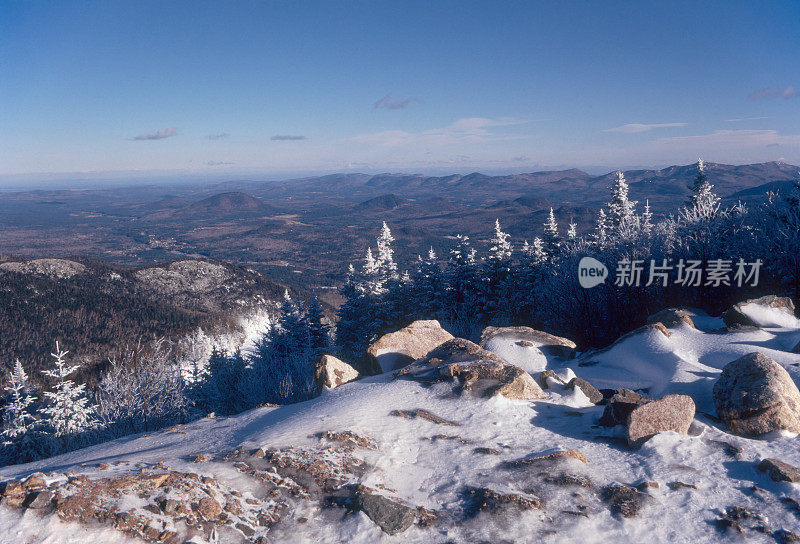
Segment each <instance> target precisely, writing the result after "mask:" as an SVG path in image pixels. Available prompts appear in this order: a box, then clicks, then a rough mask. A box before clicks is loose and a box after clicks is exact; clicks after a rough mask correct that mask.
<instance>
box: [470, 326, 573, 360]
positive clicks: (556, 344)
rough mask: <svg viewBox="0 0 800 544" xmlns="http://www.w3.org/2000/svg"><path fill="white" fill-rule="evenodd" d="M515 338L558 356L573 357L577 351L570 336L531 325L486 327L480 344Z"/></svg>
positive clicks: (484, 345)
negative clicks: (557, 334) (544, 330)
mask: <svg viewBox="0 0 800 544" xmlns="http://www.w3.org/2000/svg"><path fill="white" fill-rule="evenodd" d="M506 337H507V338H513V339H514V340H515V341H516V342H518V343H520V342H523V343H525V344H522V345H528V344H530V347H537V348H538V349H540V350H541V351H542V352H543V353H544V354H546V355H554V356H556V357H564V358H568V357H571V356H572V355H573V354H574V353H575V348H576V345H575V342H573V341H572V340H569V339H568V338H562V337H561V336H555V335H553V334H550V333H547V332H543V331H537V330H536V329H532V328H530V327H486V328H485V329H483V332H482V333H481V340H480V344H481V347H483V348H485V347H486V346H487V344H488V343H490V342H491V341H492V340H498V339H501V338H506Z"/></svg>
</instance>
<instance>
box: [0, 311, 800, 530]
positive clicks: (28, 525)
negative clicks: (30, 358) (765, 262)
mask: <svg viewBox="0 0 800 544" xmlns="http://www.w3.org/2000/svg"><path fill="white" fill-rule="evenodd" d="M758 311H759V312H762V313H765V315H766V316H767V317H769V316H770V315H772V314H771V313H770V311H769V310H766V309H763V308H760V309H758ZM771 319H777V317H776V316H772V318H771ZM696 322H697V323H698V329H694V328H692V327H691V326H689V325H686V324H680V325H677V326H674V327H672V328H671V329H669V333H670V336H669V337H667V336H666V335H664V334H663V332H661V331H660V330H658V329H656V328H650V329H647V328H645V329H642V330H640V331H638V332H635V333H633V334H631V335H629V336H626V337H623V338H622V339H620V340H619V341H618V342H617V343H615V344H614V345H612V346H611V347H609V348H607V349H605V350H601V351H595V352H589V353H584V354H582V355H580V356H579V357H577V358H574V359H570V360H564V361H560V360H559V361H558V362H557V363H553V365H556V364H557V367H554V370H556V371H557V373H558V374H559V375H560V376H561V377H564V378H570V377H571V376H572V374H571V373H572V372H574V374H575V375H577V376H578V377H581V378H584V379H587V380H589V381H590V382H591V383H593V384H594V385H595V386H596V387H598V388H611V387H620V386H621V387H629V388H634V389H646V390H647V393H648V394H649V395H652V396H661V395H663V394H665V393H685V394H689V395H691V396H692V397H693V398H694V399H695V402H696V403H697V415H696V418H695V422H694V423H693V424H692V427H691V429H690V432H689V435H688V436H683V435H678V434H676V433H674V432H665V433H660V434H658V435H656V436H655V437H654V438H652V439H650V440H649V441H648V442H646V443H645V445H644V446H643V447H641V448H640V449H638V450H636V449H630V448H628V447H627V446H626V445H624V444H623V442H621V441H620V440H619V439H618V435H619V429H618V428H612V429H608V428H604V427H598V425H597V420H598V418H599V417H600V415H601V414H602V411H603V407H602V406H594V405H592V404H590V403H589V402H588V399H587V398H586V397H585V396H584V395H583V393H581V392H580V391H579V390H577V388H576V390H575V391H571V390H567V389H565V388H563V387H562V386H560V385H559V384H558V383H557V382H555V381H553V382H551V387H550V388H549V389H546V390H545V391H546V393H547V395H548V398H547V399H545V400H542V401H535V402H525V401H511V400H507V399H504V398H502V397H493V398H478V397H475V396H472V395H471V394H470V393H469V392H468V391H467V392H463V393H461V394H460V395H459V394H456V393H455V392H454V389H453V386H452V384H450V383H438V384H434V385H424V384H422V383H419V382H416V381H411V380H405V379H395V378H393V377H392V375H391V374H383V375H380V376H375V377H371V378H366V379H362V380H359V381H357V382H353V383H349V384H346V385H343V386H340V387H338V388H336V389H333V390H326V391H324V392H323V394H322V395H321V396H320V397H318V398H315V399H313V400H310V401H307V402H304V403H300V404H295V405H289V406H283V407H270V408H260V409H255V410H251V411H249V412H246V413H243V414H241V415H238V416H235V417H230V418H219V419H204V420H201V421H197V422H194V423H191V424H187V425H184V426H182V427H181V429H180V430H181V432H174V431H164V432H159V433H155V434H153V435H150V436H136V437H131V438H125V439H120V440H116V441H113V442H109V443H106V444H102V445H98V446H94V447H91V448H87V449H84V450H80V451H76V452H73V453H69V454H66V455H61V456H58V457H54V458H51V459H47V460H44V461H39V462H36V463H31V464H28V465H21V466H11V467H6V468H3V469H0V480H5V479H9V478H16V477H21V476H23V475H26V474H30V473H31V472H33V471H42V472H47V473H49V472H53V473H59V474H63V473H66V472H70V471H75V472H78V473H82V474H87V475H89V476H90V477H100V476H107V475H108V473H107V472H101V471H100V470H99V469H98V468H97V465H98V464H99V463H113V462H119V463H121V464H119V465H117V466H116V468H115V469H114V470H116V471H119V472H125V471H126V470H127V471H135V470H136V467H137V464H148V463H157V462H158V461H164V462H165V463H168V464H169V465H170V466H171V467H172V468H173V469H174V470H181V471H190V472H199V473H200V474H201V475H205V474H207V475H213V476H214V477H215V478H216V479H218V480H220V481H223V482H225V483H226V484H228V485H232V486H239V488H241V489H248V488H250V487H252V486H253V483H252V481H248V480H247V479H246V477H245V476H244V475H243V474H241V473H240V472H238V471H236V470H235V469H234V468H233V467H232V466H231V464H226V463H224V462H210V463H205V464H196V463H192V462H191V461H190V460H189V459H190V457H192V456H194V455H196V454H206V455H208V456H210V457H214V456H221V455H224V454H226V453H229V452H231V451H232V450H235V449H237V448H239V447H240V446H244V448H245V450H248V449H251V448H253V449H254V448H265V449H266V448H290V447H309V448H311V447H314V446H318V445H319V439H318V438H316V437H314V435H315V434H316V433H320V432H325V431H353V432H354V433H357V434H358V435H360V436H364V437H369V438H372V439H373V440H375V442H376V443H377V445H378V449H377V450H374V451H373V450H369V449H357V450H356V451H355V453H354V455H358V456H359V457H360V458H361V459H363V460H364V462H365V463H366V471H365V472H364V474H363V475H360V476H359V482H360V483H362V484H364V485H366V486H369V487H372V488H376V489H383V490H384V491H383V492H382V493H384V494H385V495H386V496H388V497H392V498H396V499H401V500H403V501H406V502H407V503H409V504H412V505H414V506H423V507H425V508H427V509H430V510H435V511H436V512H437V513H438V520H437V521H436V522H435V523H434V524H433V525H432V526H430V527H422V526H418V525H414V526H412V527H411V528H409V529H408V530H406V531H405V532H402V533H400V534H398V535H395V536H389V535H388V534H386V533H384V532H382V531H381V529H380V528H379V527H378V526H377V525H376V524H375V523H373V522H372V521H371V520H370V519H369V518H368V517H367V516H366V515H365V514H364V513H362V512H356V513H346V511H345V509H343V508H336V507H332V506H324V505H323V502H322V501H318V502H315V503H309V504H307V505H306V506H305V507H304V508H303V509H302V514H303V516H304V517H306V518H308V521H307V522H306V523H302V524H299V523H291V522H287V523H286V524H282V523H279V524H278V525H276V526H275V527H273V528H272V529H271V530H270V533H269V539H270V542H274V543H277V542H286V543H317V542H320V543H340V542H348V543H351V544H361V543H364V544H367V543H374V542H403V543H425V544H428V543H447V542H454V543H477V542H493V543H494V542H515V543H516V542H519V543H538V542H585V543H594V542H597V543H601V542H602V543H608V542H616V543H628V542H633V543H637V544H640V543H642V542H648V543H650V542H693V543H695V542H697V543H701V542H721V541H729V540H730V539H731V538H735V539H741V538H744V537H745V536H746V537H747V541H748V542H775V540H774V539H773V537H772V536H771V532H772V531H775V530H778V529H786V530H794V531H797V529H798V526H799V525H800V517H798V516H800V512H795V511H793V509H792V507H791V500H796V501H800V486H798V485H792V484H788V483H776V482H774V481H772V480H771V479H770V478H769V477H768V476H767V475H766V474H765V473H762V472H759V471H758V470H757V468H756V466H757V464H758V462H759V461H760V460H761V459H762V458H766V457H772V458H777V459H779V460H782V461H784V462H787V463H790V464H792V465H795V466H800V448H799V447H798V442H797V439H796V438H790V437H786V436H775V437H770V439H761V440H755V439H746V438H742V437H738V436H735V435H732V434H730V433H729V431H728V429H727V428H726V427H725V426H724V424H722V423H720V422H718V421H717V420H716V418H714V417H713V415H714V407H713V403H712V402H711V396H710V395H711V393H710V392H711V388H712V386H713V383H714V381H715V380H716V379H717V377H718V375H719V373H720V371H721V369H722V367H723V366H724V365H725V364H727V363H728V362H731V361H733V360H735V359H737V358H738V357H740V356H742V355H745V354H747V353H751V352H754V351H760V352H761V353H764V354H765V355H767V356H768V357H770V358H772V359H774V360H775V361H777V362H778V363H780V364H781V365H783V366H784V367H786V369H787V370H788V371H789V373H790V375H791V376H792V379H794V380H795V382H796V383H797V382H798V379H800V376H798V365H800V355H798V354H793V353H790V351H789V350H790V349H791V347H793V342H795V341H796V339H797V337H798V332H800V331H798V327H797V326H795V327H793V328H790V327H786V326H783V325H785V324H786V323H784V322H782V323H781V325H779V326H771V327H766V328H763V329H756V328H743V329H739V330H733V331H725V330H724V329H723V325H722V323H721V320H718V319H715V318H709V317H703V316H698V319H697V320H696ZM795 343H796V342H795ZM420 408H422V409H425V410H428V411H429V412H432V413H433V414H435V415H436V416H439V417H440V418H444V419H445V420H449V421H451V422H454V423H457V424H458V425H459V426H449V425H442V424H437V423H434V422H432V421H429V420H426V419H423V418H419V417H417V418H403V417H396V416H393V415H390V412H392V411H396V410H401V411H402V410H411V411H413V410H416V409H420ZM476 448H483V450H481V451H483V453H479V452H478V451H476ZM571 449H577V450H580V451H581V452H582V453H583V454H584V455H585V457H586V459H587V460H588V463H582V462H581V461H579V460H576V459H572V458H567V459H565V460H564V461H563V462H560V463H558V464H554V465H553V466H552V467H551V468H550V469H548V472H547V473H542V472H541V471H539V470H536V469H535V468H532V467H533V465H531V466H528V465H526V466H521V467H509V466H507V465H505V464H504V463H505V462H509V461H515V460H520V459H527V458H530V457H531V456H538V455H544V454H548V453H552V452H556V451H563V450H571ZM737 449H740V450H739V451H738V452H736V450H737ZM732 451H733V452H734V453H732ZM486 452H490V453H489V454H487V453H486ZM139 466H140V465H139ZM570 478H572V479H570ZM558 482H561V483H558ZM565 482H566V483H565ZM570 482H571V483H570ZM575 482H583V483H582V484H575ZM642 482H656V483H658V484H659V485H658V487H657V488H656V487H651V488H649V489H648V491H647V492H646V495H647V500H645V501H644V502H643V503H642V508H641V510H640V511H639V512H638V514H637V515H636V516H634V517H630V518H625V517H621V516H619V515H618V514H615V513H613V512H612V511H611V509H610V508H609V506H608V504H607V502H605V501H604V500H603V498H602V491H601V490H602V489H603V488H604V487H605V486H608V485H612V484H616V483H621V484H634V485H635V484H639V483H642ZM676 482H678V483H676ZM584 484H585V485H584ZM682 484H686V485H682ZM692 486H694V487H692ZM754 486H756V487H755V488H754ZM470 487H471V488H489V489H492V490H495V491H498V492H502V493H519V494H526V496H535V497H537V498H538V499H540V500H541V501H542V507H541V509H530V510H520V509H514V508H513V507H511V506H509V507H508V508H503V509H498V510H497V511H480V512H478V513H472V514H471V513H470V512H469V507H468V506H467V502H466V499H465V490H466V489H467V488H470ZM734 506H741V507H746V508H748V509H750V510H752V511H754V512H757V513H758V514H759V515H760V516H763V517H764V519H766V520H767V521H766V522H765V523H766V525H767V526H768V527H769V529H770V531H769V532H765V533H760V532H757V531H751V530H749V529H746V531H747V532H746V534H744V535H742V536H739V535H734V534H733V533H725V532H722V531H723V529H721V528H720V527H719V525H718V524H717V523H716V520H717V519H718V518H719V516H720V512H723V511H724V510H726V509H728V508H731V507H734ZM298 512H300V510H298ZM43 516H44V517H43ZM732 535H733V536H732ZM90 539H91V540H92V541H95V542H109V543H117V542H119V543H122V542H130V540H128V539H127V538H126V537H123V536H122V535H121V534H120V533H116V532H114V531H112V530H111V529H109V528H108V527H100V526H91V527H89V528H86V527H79V526H77V525H75V524H66V523H62V522H59V521H56V520H55V519H54V518H53V517H52V516H49V517H48V515H46V514H40V513H38V512H35V511H31V510H29V511H25V513H24V514H23V513H21V511H12V510H9V509H7V508H3V507H0V543H18V542H27V543H31V544H35V543H43V542H87V541H89V540H90ZM224 541H225V540H224V539H221V540H220V542H224Z"/></svg>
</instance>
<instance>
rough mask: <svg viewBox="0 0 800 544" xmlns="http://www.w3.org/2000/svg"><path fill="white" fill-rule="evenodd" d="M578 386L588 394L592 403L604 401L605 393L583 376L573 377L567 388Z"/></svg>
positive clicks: (587, 396)
mask: <svg viewBox="0 0 800 544" xmlns="http://www.w3.org/2000/svg"><path fill="white" fill-rule="evenodd" d="M576 387H577V388H578V389H580V390H581V392H582V393H583V394H584V395H586V398H588V399H589V402H591V403H592V404H599V403H600V402H602V401H603V394H602V393H601V392H600V391H598V390H597V388H596V387H595V386H593V385H592V384H590V383H589V382H587V381H586V380H584V379H583V378H572V379H571V380H570V381H569V383H568V384H567V389H575V388H576Z"/></svg>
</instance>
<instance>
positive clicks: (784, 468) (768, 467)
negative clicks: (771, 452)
mask: <svg viewBox="0 0 800 544" xmlns="http://www.w3.org/2000/svg"><path fill="white" fill-rule="evenodd" d="M758 470H760V471H761V472H765V471H768V472H769V477H770V478H772V479H773V480H774V481H776V482H791V483H793V484H797V483H800V469H798V468H797V467H795V466H792V465H790V464H789V463H784V462H783V461H778V460H777V459H764V460H762V461H761V462H760V463H759V464H758Z"/></svg>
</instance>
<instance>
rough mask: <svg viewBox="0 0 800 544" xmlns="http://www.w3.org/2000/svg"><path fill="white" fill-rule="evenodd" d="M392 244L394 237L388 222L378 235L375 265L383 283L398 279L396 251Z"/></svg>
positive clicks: (384, 223)
mask: <svg viewBox="0 0 800 544" xmlns="http://www.w3.org/2000/svg"><path fill="white" fill-rule="evenodd" d="M392 242H394V237H393V236H392V232H391V231H390V230H389V227H388V226H387V225H386V221H384V222H383V225H382V226H381V232H380V234H379V235H378V255H377V258H376V260H375V265H376V267H377V269H378V275H379V277H380V279H381V281H382V282H383V283H385V282H387V281H389V280H393V279H398V277H399V276H398V273H397V264H395V262H394V249H392Z"/></svg>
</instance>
